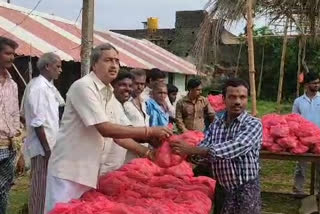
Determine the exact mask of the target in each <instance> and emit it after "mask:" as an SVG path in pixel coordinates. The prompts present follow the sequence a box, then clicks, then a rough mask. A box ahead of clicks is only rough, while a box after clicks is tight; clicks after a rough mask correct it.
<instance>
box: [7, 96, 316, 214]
mask: <svg viewBox="0 0 320 214" xmlns="http://www.w3.org/2000/svg"><path fill="white" fill-rule="evenodd" d="M249 106H250V105H249ZM290 111H291V105H290V104H284V105H282V109H281V113H288V112H290ZM272 112H276V104H275V103H274V102H267V101H260V102H258V115H259V116H260V117H261V116H263V115H265V114H269V113H272ZM261 165H262V172H261V185H262V190H263V191H267V192H283V193H290V192H291V190H292V184H293V173H294V167H295V162H292V161H278V160H262V162H261ZM309 175H310V172H308V176H309ZM309 180H310V179H307V185H306V192H308V191H309V189H308V188H309V186H310V183H309ZM28 187H29V180H28V177H27V176H24V177H21V178H19V179H18V180H17V181H16V185H15V186H14V187H13V189H12V190H11V195H10V207H9V212H8V214H20V213H21V212H20V210H21V209H23V208H24V207H25V206H26V204H27V200H28ZM262 200H263V211H266V212H275V213H285V214H296V213H298V208H299V206H300V200H298V199H294V198H292V197H290V196H288V195H284V194H279V195H278V194H270V193H263V194H262ZM19 212H20V213H19ZM21 214H23V213H21Z"/></svg>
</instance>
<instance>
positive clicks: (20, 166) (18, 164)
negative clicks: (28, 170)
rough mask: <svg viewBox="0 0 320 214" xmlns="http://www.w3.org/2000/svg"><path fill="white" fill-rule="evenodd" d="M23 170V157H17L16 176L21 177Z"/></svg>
mask: <svg viewBox="0 0 320 214" xmlns="http://www.w3.org/2000/svg"><path fill="white" fill-rule="evenodd" d="M24 170H25V161H24V157H23V155H21V156H20V157H19V160H18V163H17V173H18V175H23V174H24Z"/></svg>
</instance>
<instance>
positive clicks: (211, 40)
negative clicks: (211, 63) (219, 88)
mask: <svg viewBox="0 0 320 214" xmlns="http://www.w3.org/2000/svg"><path fill="white" fill-rule="evenodd" d="M206 11H207V12H208V14H207V17H206V19H205V20H204V22H203V23H202V25H201V28H200V31H199V33H198V37H197V40H196V43H195V46H194V54H193V55H194V57H195V59H196V62H197V67H198V68H200V69H201V68H202V66H203V65H204V64H205V62H206V59H207V57H208V51H209V47H211V46H212V44H213V47H214V51H215V49H216V47H217V44H218V42H219V39H220V35H219V33H220V32H221V29H222V28H221V25H223V23H224V22H225V21H227V22H233V21H237V20H239V19H241V18H245V19H246V20H247V29H246V30H247V32H246V34H247V43H248V64H249V79H250V93H251V98H252V114H253V115H255V114H256V113H257V111H256V90H255V67H254V49H253V36H252V30H253V29H252V26H253V17H254V16H255V13H257V14H259V15H265V16H268V17H272V21H279V20H289V22H291V23H293V24H294V25H295V26H296V28H297V30H298V31H299V32H300V33H301V34H302V35H305V34H306V33H308V32H309V33H310V34H311V35H313V36H314V37H315V36H316V35H317V33H318V32H317V28H318V26H319V23H320V0H208V3H207V5H206ZM213 20H218V22H216V21H215V22H214V21H213Z"/></svg>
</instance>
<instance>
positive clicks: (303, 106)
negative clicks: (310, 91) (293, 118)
mask: <svg viewBox="0 0 320 214" xmlns="http://www.w3.org/2000/svg"><path fill="white" fill-rule="evenodd" d="M292 112H293V113H296V114H300V115H301V116H302V117H304V118H305V119H307V120H309V121H311V122H313V123H314V124H316V125H317V126H318V127H320V93H319V92H318V93H317V94H316V95H315V96H314V97H313V98H312V99H310V98H309V97H308V96H307V95H306V94H304V95H302V96H300V97H298V98H297V99H295V101H294V103H293V107H292Z"/></svg>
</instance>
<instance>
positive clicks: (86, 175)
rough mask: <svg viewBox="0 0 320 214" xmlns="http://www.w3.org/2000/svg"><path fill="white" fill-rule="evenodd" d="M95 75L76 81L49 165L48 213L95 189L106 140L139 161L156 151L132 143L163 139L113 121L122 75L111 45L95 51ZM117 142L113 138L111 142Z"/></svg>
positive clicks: (164, 131) (163, 132) (161, 131)
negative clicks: (116, 86)
mask: <svg viewBox="0 0 320 214" xmlns="http://www.w3.org/2000/svg"><path fill="white" fill-rule="evenodd" d="M91 57H92V59H91V62H92V70H93V71H92V72H91V73H90V74H88V75H86V76H84V77H83V78H81V79H79V80H77V81H76V82H74V83H73V84H72V85H71V87H70V89H69V91H68V93H67V100H66V107H65V112H64V115H63V118H62V121H61V128H60V130H59V133H58V137H57V142H56V145H55V146H54V148H53V149H52V155H51V157H50V160H49V165H48V177H47V191H46V212H47V213H48V212H49V211H50V210H52V209H53V208H54V206H55V205H56V203H59V202H69V201H70V200H71V199H77V198H80V197H81V195H82V194H83V193H84V192H86V191H88V190H89V189H91V188H96V186H97V181H98V176H99V166H100V161H101V160H100V159H101V155H102V152H103V146H104V142H105V138H113V140H114V142H116V143H117V144H118V145H120V146H122V147H124V148H126V149H128V150H130V151H133V152H135V153H137V154H139V155H140V156H146V157H148V158H152V156H153V155H152V154H153V152H152V151H151V150H150V149H148V148H146V147H144V146H141V145H139V144H138V143H136V142H135V141H133V140H132V139H129V138H134V139H146V138H149V137H157V138H164V137H168V136H170V135H171V134H172V133H171V131H170V130H169V129H168V128H164V127H152V128H147V127H140V128H138V127H137V128H136V127H134V128H133V127H127V126H121V125H117V124H113V123H110V122H109V118H108V116H107V113H106V108H107V107H108V106H107V104H108V102H109V100H110V99H111V97H112V92H113V89H112V87H111V85H110V82H111V81H112V80H114V79H115V78H116V77H117V75H118V72H119V67H120V63H119V53H118V51H117V50H116V49H115V48H114V47H113V46H112V45H110V44H102V45H99V46H97V47H96V48H94V49H93V50H92V56H91ZM110 142H112V139H110Z"/></svg>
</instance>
